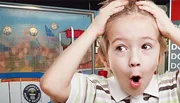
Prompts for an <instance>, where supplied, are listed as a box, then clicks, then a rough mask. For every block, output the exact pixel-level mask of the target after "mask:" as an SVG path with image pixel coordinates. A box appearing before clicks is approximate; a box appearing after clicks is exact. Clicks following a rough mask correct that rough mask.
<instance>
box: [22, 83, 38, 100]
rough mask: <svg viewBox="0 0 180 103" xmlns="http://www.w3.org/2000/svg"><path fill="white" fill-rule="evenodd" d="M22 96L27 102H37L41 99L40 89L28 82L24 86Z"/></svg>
mask: <svg viewBox="0 0 180 103" xmlns="http://www.w3.org/2000/svg"><path fill="white" fill-rule="evenodd" d="M23 96H24V98H25V100H26V101H27V102H29V103H37V102H39V100H40V99H41V91H40V89H39V87H38V86H36V85H34V84H29V85H27V86H26V87H25V88H24V90H23Z"/></svg>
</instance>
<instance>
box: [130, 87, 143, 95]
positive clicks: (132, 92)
mask: <svg viewBox="0 0 180 103" xmlns="http://www.w3.org/2000/svg"><path fill="white" fill-rule="evenodd" d="M144 90H145V89H143V88H142V87H140V88H137V89H133V88H130V89H129V90H127V93H128V94H129V95H131V96H137V95H141V94H143V92H144Z"/></svg>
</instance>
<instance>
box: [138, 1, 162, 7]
mask: <svg viewBox="0 0 180 103" xmlns="http://www.w3.org/2000/svg"><path fill="white" fill-rule="evenodd" d="M136 5H138V6H140V5H141V6H148V7H150V8H152V9H159V7H158V6H157V5H156V4H154V3H153V2H151V1H138V2H136Z"/></svg>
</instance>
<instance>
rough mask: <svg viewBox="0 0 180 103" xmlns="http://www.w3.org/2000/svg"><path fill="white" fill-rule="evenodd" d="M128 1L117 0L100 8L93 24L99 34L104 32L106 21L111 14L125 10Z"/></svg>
mask: <svg viewBox="0 0 180 103" xmlns="http://www.w3.org/2000/svg"><path fill="white" fill-rule="evenodd" d="M127 3H128V1H127V0H115V1H112V2H111V3H109V4H108V5H106V6H104V7H103V8H101V9H100V10H99V14H98V15H97V16H96V18H95V20H94V21H93V23H92V26H91V27H93V28H94V29H95V31H96V33H97V36H100V35H102V34H103V33H104V29H105V25H106V22H107V20H108V19H109V18H110V16H112V15H113V14H115V13H118V12H120V11H121V10H123V9H124V5H125V4H127Z"/></svg>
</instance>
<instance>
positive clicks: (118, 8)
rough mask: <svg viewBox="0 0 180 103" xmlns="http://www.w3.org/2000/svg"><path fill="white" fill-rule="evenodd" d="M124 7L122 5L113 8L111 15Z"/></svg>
mask: <svg viewBox="0 0 180 103" xmlns="http://www.w3.org/2000/svg"><path fill="white" fill-rule="evenodd" d="M123 9H124V6H120V7H117V8H114V9H112V10H111V14H110V15H113V14H116V13H118V12H120V11H122V10H123Z"/></svg>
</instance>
